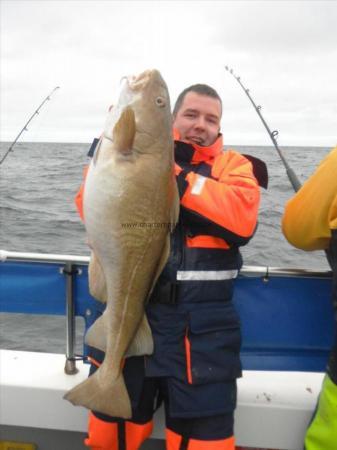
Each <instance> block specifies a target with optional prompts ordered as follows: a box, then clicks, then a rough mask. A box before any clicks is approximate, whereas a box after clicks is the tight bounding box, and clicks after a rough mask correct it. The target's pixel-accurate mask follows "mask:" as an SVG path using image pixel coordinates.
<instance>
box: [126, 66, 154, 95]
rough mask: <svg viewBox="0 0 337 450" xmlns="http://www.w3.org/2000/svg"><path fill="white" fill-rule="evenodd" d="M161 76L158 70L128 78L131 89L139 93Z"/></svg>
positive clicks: (146, 71)
mask: <svg viewBox="0 0 337 450" xmlns="http://www.w3.org/2000/svg"><path fill="white" fill-rule="evenodd" d="M158 76H160V75H159V72H158V70H156V69H151V70H145V71H144V72H142V73H141V74H139V75H137V76H135V75H132V76H129V77H127V80H128V85H129V88H130V89H131V90H132V91H139V90H142V89H144V88H145V86H146V85H147V84H149V82H150V81H151V80H153V79H154V78H156V77H158Z"/></svg>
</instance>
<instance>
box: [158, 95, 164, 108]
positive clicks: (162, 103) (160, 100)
mask: <svg viewBox="0 0 337 450" xmlns="http://www.w3.org/2000/svg"><path fill="white" fill-rule="evenodd" d="M156 105H157V106H159V107H161V108H163V107H164V106H165V105H166V102H165V99H164V97H157V98H156Z"/></svg>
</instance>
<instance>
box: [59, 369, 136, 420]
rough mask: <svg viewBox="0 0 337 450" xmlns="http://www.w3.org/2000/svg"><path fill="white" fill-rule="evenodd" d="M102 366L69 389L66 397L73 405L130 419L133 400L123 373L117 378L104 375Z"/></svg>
mask: <svg viewBox="0 0 337 450" xmlns="http://www.w3.org/2000/svg"><path fill="white" fill-rule="evenodd" d="M101 368H102V366H101V367H100V368H99V369H98V370H97V371H96V372H95V373H94V374H93V375H91V376H90V377H89V378H87V379H86V380H84V381H82V383H80V384H78V385H77V386H75V387H74V388H73V389H71V390H70V391H68V392H67V393H66V394H65V396H64V397H63V398H64V399H66V400H68V401H69V402H71V403H72V404H73V405H78V406H84V407H85V408H88V409H90V410H91V411H98V412H100V413H103V414H107V415H109V416H112V417H122V418H124V419H130V418H131V416H132V410H131V402H130V398H129V394H128V391H127V389H126V386H125V382H124V378H123V375H122V374H120V375H119V376H118V377H117V378H116V379H112V378H111V377H105V378H104V377H103V376H102V373H101Z"/></svg>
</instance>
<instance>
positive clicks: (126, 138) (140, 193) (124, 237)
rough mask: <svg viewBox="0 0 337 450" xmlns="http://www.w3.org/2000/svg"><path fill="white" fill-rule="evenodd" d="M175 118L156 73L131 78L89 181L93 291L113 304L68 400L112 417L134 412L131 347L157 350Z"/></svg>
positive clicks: (173, 214)
mask: <svg viewBox="0 0 337 450" xmlns="http://www.w3.org/2000/svg"><path fill="white" fill-rule="evenodd" d="M171 120H172V119H171V113H170V103H169V95H168V91H167V87H166V84H165V82H164V81H163V79H162V77H161V75H160V74H159V72H158V71H155V70H153V71H146V72H144V73H143V74H141V75H139V76H138V77H136V78H134V79H133V80H132V81H129V82H128V85H127V86H126V87H125V89H124V91H123V92H122V94H121V97H120V101H119V104H118V105H117V107H116V108H115V109H114V110H113V111H112V112H111V113H110V114H109V116H108V120H107V126H106V129H105V132H104V136H103V138H102V141H101V143H100V146H99V149H98V151H96V155H95V157H94V159H93V161H92V163H91V166H90V169H89V172H88V176H87V180H86V186H85V192H84V217H85V225H86V230H87V234H88V239H89V243H90V246H91V248H92V251H93V253H94V258H95V259H96V261H95V260H94V261H92V262H93V266H92V268H91V274H90V285H91V291H92V293H93V294H94V295H95V293H96V295H97V296H98V297H99V299H100V300H101V301H106V303H107V305H106V309H105V312H104V313H103V315H102V317H101V318H99V319H98V320H97V321H96V322H95V324H94V325H93V327H92V328H91V329H90V330H89V332H88V335H87V342H88V343H89V344H90V345H92V346H93V347H97V348H100V349H102V350H104V351H105V352H106V353H105V359H104V361H103V363H102V365H101V367H100V368H99V369H98V370H97V371H96V372H95V374H94V375H93V376H91V377H89V378H88V379H87V380H85V381H84V382H83V383H81V384H80V385H78V386H76V387H75V388H74V389H72V390H71V391H70V392H69V393H67V394H66V396H65V398H67V399H68V400H69V401H71V402H72V403H74V404H77V405H82V406H85V407H87V408H89V409H91V410H95V411H99V412H102V413H105V414H109V415H111V416H117V417H123V418H130V417H131V404H130V400H129V397H128V394H127V391H126V387H125V384H124V379H123V376H122V373H121V365H122V361H123V358H124V357H125V355H126V353H127V356H131V355H136V354H137V355H142V354H151V353H152V351H153V341H152V336H151V332H150V328H149V325H148V323H147V320H146V317H145V315H144V305H145V302H146V300H147V298H148V296H149V294H150V291H151V289H152V288H153V285H154V283H155V281H156V279H157V277H158V276H159V274H160V272H161V270H162V268H163V266H164V265H165V263H166V261H167V258H168V255H169V233H170V229H172V228H173V227H174V225H175V223H176V222H177V220H178V214H179V196H178V192H177V186H176V181H175V177H174V170H173V165H174V160H173V138H172V122H171ZM102 272H103V273H102ZM102 283H103V284H102Z"/></svg>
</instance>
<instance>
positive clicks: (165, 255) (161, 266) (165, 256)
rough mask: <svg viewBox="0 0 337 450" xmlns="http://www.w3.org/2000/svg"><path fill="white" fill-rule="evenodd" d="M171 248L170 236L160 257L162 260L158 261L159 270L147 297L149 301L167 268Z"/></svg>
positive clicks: (167, 237)
mask: <svg viewBox="0 0 337 450" xmlns="http://www.w3.org/2000/svg"><path fill="white" fill-rule="evenodd" d="M170 248H171V240H170V235H169V234H168V235H167V236H166V240H165V243H164V247H163V251H162V253H161V255H160V260H159V261H158V264H157V270H156V273H155V276H154V278H153V281H152V286H151V289H150V290H149V294H148V296H147V300H148V299H149V298H150V297H151V294H152V291H153V289H154V287H155V285H156V283H157V281H158V278H159V276H160V274H161V273H162V271H163V269H164V267H165V264H166V263H167V261H168V259H169V256H170Z"/></svg>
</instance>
